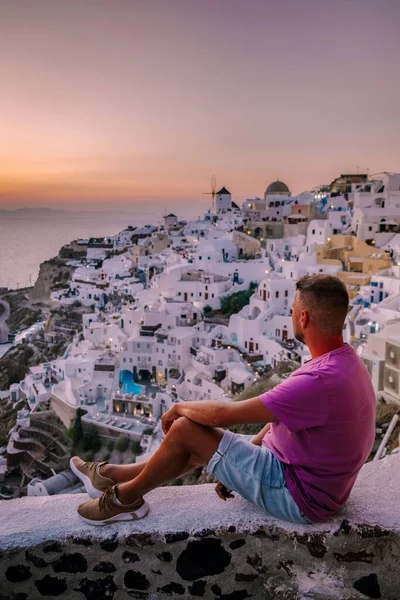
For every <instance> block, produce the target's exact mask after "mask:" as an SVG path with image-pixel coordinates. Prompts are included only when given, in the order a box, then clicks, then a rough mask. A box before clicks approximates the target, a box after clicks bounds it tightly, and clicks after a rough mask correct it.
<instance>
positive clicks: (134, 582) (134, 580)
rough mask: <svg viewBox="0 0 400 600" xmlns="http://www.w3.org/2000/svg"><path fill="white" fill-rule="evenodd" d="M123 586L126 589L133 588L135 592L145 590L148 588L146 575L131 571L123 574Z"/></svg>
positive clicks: (148, 583) (148, 582)
mask: <svg viewBox="0 0 400 600" xmlns="http://www.w3.org/2000/svg"><path fill="white" fill-rule="evenodd" d="M124 584H125V586H126V587H127V588H134V589H136V590H147V589H148V588H149V587H150V581H149V580H148V579H147V577H146V575H143V573H140V572H139V571H132V570H130V571H127V572H126V573H125V577H124Z"/></svg>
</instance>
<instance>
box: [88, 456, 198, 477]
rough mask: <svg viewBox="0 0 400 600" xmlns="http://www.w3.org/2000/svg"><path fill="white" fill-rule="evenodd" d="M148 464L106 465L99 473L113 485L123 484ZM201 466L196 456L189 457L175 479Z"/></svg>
mask: <svg viewBox="0 0 400 600" xmlns="http://www.w3.org/2000/svg"><path fill="white" fill-rule="evenodd" d="M148 463H149V461H148V460H144V461H143V462H138V463H131V464H129V465H114V464H108V465H103V466H102V467H100V471H99V472H100V475H102V476H103V477H108V478H109V479H112V480H113V481H115V483H125V482H127V481H132V479H135V477H137V476H138V475H139V474H140V473H141V472H142V471H143V469H144V468H145V467H146V466H147V465H148ZM201 466H203V463H202V462H201V461H200V460H199V459H198V458H197V457H196V456H191V457H190V458H189V460H188V461H187V463H186V465H185V467H184V468H183V471H182V473H180V475H177V477H181V476H182V475H185V473H189V472H190V471H193V469H196V468H197V467H201Z"/></svg>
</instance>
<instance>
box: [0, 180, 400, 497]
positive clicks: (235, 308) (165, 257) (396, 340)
mask: <svg viewBox="0 0 400 600" xmlns="http://www.w3.org/2000/svg"><path fill="white" fill-rule="evenodd" d="M58 260H61V261H62V265H64V267H65V268H64V271H62V270H61V271H60V274H61V275H60V277H59V280H58V281H57V284H56V285H53V286H52V287H51V289H49V290H48V292H49V293H50V299H49V300H50V303H49V310H48V311H47V320H46V323H45V324H43V329H42V330H40V331H39V332H38V331H37V328H34V330H33V331H32V335H31V337H30V338H28V342H29V343H28V344H27V343H26V340H25V344H26V345H27V346H31V347H34V348H35V349H36V350H37V348H38V345H37V344H38V343H39V342H40V344H41V346H40V347H43V352H44V347H46V348H47V350H46V355H44V354H41V356H42V358H44V356H46V360H44V361H43V362H39V364H35V366H29V365H28V366H27V373H26V375H25V377H23V378H22V379H21V380H20V381H15V382H14V383H12V384H11V385H10V387H9V389H6V390H3V391H2V392H0V403H1V404H0V419H1V422H2V424H3V426H4V427H3V429H5V430H4V431H3V435H4V437H5V439H4V440H3V441H4V448H3V453H2V456H1V457H0V482H1V481H2V482H3V483H2V486H1V488H0V491H1V494H0V495H1V497H3V498H7V497H15V496H17V495H21V494H27V495H52V494H58V493H66V492H68V493H69V492H79V491H81V489H82V488H81V486H80V482H78V480H77V479H76V478H75V476H74V475H73V474H72V473H71V471H69V470H68V468H67V467H68V460H69V457H70V456H71V452H72V450H73V449H76V448H79V449H80V450H81V452H82V453H83V454H84V456H85V458H86V459H87V460H90V459H92V458H93V457H96V459H102V460H112V459H114V460H121V459H123V460H138V461H139V460H145V459H147V458H148V457H149V456H151V454H153V453H154V451H155V450H156V449H157V448H158V447H159V445H160V443H161V441H162V438H163V434H162V431H161V427H160V418H161V416H162V415H163V413H164V412H165V411H166V410H168V408H169V407H170V406H171V405H172V403H174V402H177V401H188V402H190V401H192V400H208V399H213V400H220V401H224V402H232V401H234V400H236V399H243V398H244V397H246V394H250V395H251V394H252V392H254V393H253V395H255V394H256V393H260V388H261V389H268V387H267V386H272V385H274V384H276V383H278V382H279V381H281V380H282V379H283V378H285V377H287V376H288V375H289V374H290V372H292V371H293V370H295V369H296V368H298V367H299V366H301V365H302V364H304V362H305V361H307V360H309V359H310V355H309V353H308V349H307V348H306V347H305V346H303V345H302V344H301V343H300V342H298V341H297V340H296V339H295V338H294V334H293V327H292V319H291V306H292V302H293V298H294V294H295V285H296V280H297V279H298V278H299V277H301V276H303V275H305V274H314V273H328V274H332V275H335V276H337V277H339V278H340V279H341V280H342V281H343V282H344V283H345V284H346V286H347V288H348V291H349V295H350V298H351V306H350V310H349V313H348V318H347V321H346V324H345V329H344V332H343V333H344V339H345V341H346V342H347V343H349V344H351V345H352V346H353V347H354V348H356V350H357V352H358V353H359V355H360V356H361V358H362V359H363V361H364V363H365V365H366V366H367V368H368V371H369V373H370V375H371V378H372V382H373V385H374V389H375V391H376V396H377V402H378V421H377V444H376V448H375V449H374V458H380V457H383V456H384V455H385V453H387V452H392V451H393V452H396V451H397V446H398V433H399V432H398V415H397V411H398V410H399V407H400V175H399V174H390V173H383V174H381V175H377V176H375V177H373V178H371V177H368V175H367V174H359V173H357V174H343V175H341V176H340V177H338V178H337V179H335V180H334V181H333V182H332V183H331V184H330V185H324V186H320V187H318V188H316V189H315V190H313V192H307V193H302V194H299V195H297V196H294V195H292V194H291V192H290V190H289V188H288V187H287V186H286V185H285V184H284V183H283V182H281V181H275V182H273V183H271V184H270V185H269V186H268V188H267V189H266V191H265V194H264V196H263V197H261V198H252V199H247V200H245V201H244V202H243V204H242V206H241V207H240V206H239V205H238V204H237V203H236V202H235V201H234V196H232V194H231V193H230V191H229V190H228V189H226V188H225V187H223V188H222V189H220V190H219V191H218V192H216V193H215V194H212V203H211V206H210V208H209V209H208V210H207V211H206V213H205V214H204V215H203V216H202V217H200V218H198V220H194V221H190V222H185V221H182V220H180V219H179V217H178V216H176V215H174V214H168V215H166V216H164V218H163V223H162V225H158V226H157V225H153V224H149V225H145V226H143V227H133V226H132V227H130V228H128V229H126V230H124V231H121V232H120V233H119V234H118V235H115V236H110V237H106V238H101V239H98V238H92V239H88V240H76V241H74V242H71V244H70V245H69V246H68V247H64V248H63V251H62V256H61V259H58ZM33 290H34V295H35V294H36V300H38V299H39V300H41V301H43V290H40V289H38V286H36V288H33ZM33 299H35V297H34V298H33ZM3 304H4V302H3ZM71 313H72V314H73V315H74V317H73V318H71ZM2 314H4V315H6V314H7V311H6V308H4V312H3V313H2ZM57 315H58V318H57ZM3 320H4V319H3ZM2 327H3V329H1V327H0V331H1V330H3V333H4V332H5V327H6V325H5V323H3V325H2ZM3 341H4V340H3ZM35 344H36V346H35ZM17 347H18V346H17ZM49 349H50V350H51V349H52V351H51V352H50V351H49ZM13 351H15V347H14V350H13V348H11V349H10V350H9V353H12V352H13ZM25 351H26V349H25ZM7 355H8V353H7V354H6V355H5V356H4V357H3V359H2V360H3V361H4V360H6V359H7ZM254 390H258V391H254ZM4 424H6V425H4ZM8 427H9V428H10V429H8ZM67 432H68V434H67ZM382 438H383V439H382ZM381 442H382V443H381ZM378 447H379V448H378ZM371 458H373V457H371Z"/></svg>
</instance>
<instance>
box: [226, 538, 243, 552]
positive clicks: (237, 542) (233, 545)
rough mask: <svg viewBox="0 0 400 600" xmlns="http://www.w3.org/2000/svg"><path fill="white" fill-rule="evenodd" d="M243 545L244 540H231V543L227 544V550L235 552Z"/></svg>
mask: <svg viewBox="0 0 400 600" xmlns="http://www.w3.org/2000/svg"><path fill="white" fill-rule="evenodd" d="M245 543H246V540H233V542H231V543H230V544H229V548H230V549H231V550H236V549H237V548H241V547H242V546H244V545H245Z"/></svg>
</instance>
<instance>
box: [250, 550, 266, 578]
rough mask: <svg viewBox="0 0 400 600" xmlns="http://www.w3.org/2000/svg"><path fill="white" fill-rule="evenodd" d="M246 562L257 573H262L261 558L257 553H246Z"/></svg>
mask: <svg viewBox="0 0 400 600" xmlns="http://www.w3.org/2000/svg"><path fill="white" fill-rule="evenodd" d="M246 562H247V564H249V565H250V566H251V567H253V569H255V570H256V571H257V573H264V571H265V569H264V566H263V563H262V558H261V556H260V555H259V554H254V555H253V556H251V555H250V554H248V555H247V556H246Z"/></svg>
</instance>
